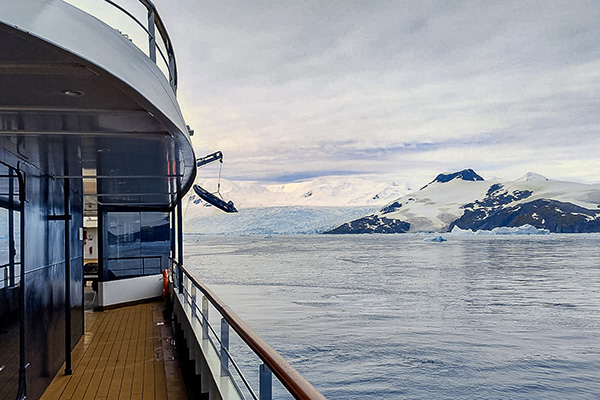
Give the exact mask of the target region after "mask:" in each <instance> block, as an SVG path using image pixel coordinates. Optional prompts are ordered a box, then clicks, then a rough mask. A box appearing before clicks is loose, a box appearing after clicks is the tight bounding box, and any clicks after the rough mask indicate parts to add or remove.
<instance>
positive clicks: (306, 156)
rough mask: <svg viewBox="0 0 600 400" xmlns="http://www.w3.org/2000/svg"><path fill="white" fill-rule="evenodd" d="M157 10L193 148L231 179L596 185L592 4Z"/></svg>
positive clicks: (597, 81)
mask: <svg viewBox="0 0 600 400" xmlns="http://www.w3.org/2000/svg"><path fill="white" fill-rule="evenodd" d="M156 3H157V6H158V7H159V9H160V10H161V12H162V14H163V17H164V19H165V20H166V23H167V27H168V29H169V32H170V34H171V36H172V38H173V41H174V43H175V49H176V52H177V56H178V65H179V71H180V90H179V98H180V103H181V104H182V108H183V111H184V114H185V116H186V119H187V120H188V121H189V123H190V124H191V125H192V126H193V127H194V128H195V130H196V136H195V138H194V140H195V143H196V146H197V151H198V153H203V152H209V151H213V150H215V149H222V150H223V151H224V152H225V155H226V159H227V163H228V165H227V166H226V170H227V171H228V173H229V174H230V176H234V177H238V178H243V179H271V178H272V177H282V176H283V177H286V176H287V177H300V176H309V175H314V174H318V173H331V174H335V171H338V172H339V173H340V174H341V173H348V172H349V171H357V172H360V171H362V172H364V173H370V174H390V175H394V174H396V175H397V176H400V177H409V178H410V177H413V178H410V179H417V178H414V177H421V176H422V177H425V176H427V177H429V176H431V175H435V174H436V173H437V172H441V170H447V169H453V168H459V167H463V168H464V167H473V168H478V169H479V170H482V171H486V172H488V171H489V172H490V173H493V174H497V175H502V174H506V175H507V176H506V178H510V177H512V175H513V174H515V173H518V172H519V170H520V171H522V173H525V172H527V170H530V169H538V170H539V172H541V173H544V171H543V170H547V171H550V172H551V173H552V174H553V177H556V178H569V179H575V180H581V181H589V182H592V181H593V182H599V181H600V179H599V178H597V177H596V176H599V174H598V169H597V168H598V166H599V165H598V163H597V162H594V160H595V159H597V158H600V157H598V156H599V155H600V154H599V153H598V152H599V151H600V150H597V149H600V136H599V135H598V128H599V126H600V113H599V112H598V111H599V110H600V100H599V99H598V95H597V94H598V93H600V44H599V43H598V37H600V26H598V24H597V21H598V20H599V19H600V4H598V3H597V2H595V1H570V2H569V3H568V4H565V3H564V2H562V1H522V0H519V1H503V2H482V1H368V2H366V1H355V2H354V1H302V2H300V1H283V2H270V1H269V2H267V1H252V2H242V1H219V2H209V1H195V0H194V1H192V0H174V1H169V2H165V1H164V0H162V1H158V0H157V1H156ZM163 3H164V4H163ZM587 166H589V167H587ZM590 170H592V171H590ZM409 178H407V179H409ZM278 179H281V178H278ZM420 183H421V182H414V183H412V184H413V185H415V186H416V185H419V184H420Z"/></svg>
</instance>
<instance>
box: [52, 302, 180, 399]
mask: <svg viewBox="0 0 600 400" xmlns="http://www.w3.org/2000/svg"><path fill="white" fill-rule="evenodd" d="M162 307H163V305H162V303H147V304H140V305H135V306H129V307H123V308H119V309H115V310H109V311H105V312H94V313H90V312H86V315H85V318H86V331H85V335H84V337H83V338H82V339H81V341H80V342H79V343H78V344H77V346H76V348H75V349H74V351H73V353H72V359H73V361H72V365H73V375H70V376H66V375H64V365H63V367H62V368H61V370H60V371H59V373H58V374H57V376H56V377H55V378H54V380H53V381H52V384H51V385H50V386H49V387H48V389H47V390H46V392H45V393H44V395H43V396H42V398H41V400H55V399H64V400H69V399H77V400H80V399H84V400H87V399H90V400H91V399H94V400H101V399H144V400H146V399H150V400H167V399H168V398H173V396H171V395H169V394H168V393H169V392H168V390H167V383H166V379H165V364H164V360H163V352H162V347H161V346H162V339H161V328H164V327H163V326H161V325H157V324H158V323H160V322H161V321H163V318H162V314H161V311H162ZM171 363H172V362H171ZM182 389H183V388H182ZM183 391H185V389H183ZM177 394H179V393H177ZM176 397H178V398H179V396H176Z"/></svg>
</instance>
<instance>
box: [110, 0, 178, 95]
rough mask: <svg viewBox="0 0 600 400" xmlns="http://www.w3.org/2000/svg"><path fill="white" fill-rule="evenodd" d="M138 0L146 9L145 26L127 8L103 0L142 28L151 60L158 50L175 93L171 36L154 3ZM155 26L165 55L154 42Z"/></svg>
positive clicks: (175, 73)
mask: <svg viewBox="0 0 600 400" xmlns="http://www.w3.org/2000/svg"><path fill="white" fill-rule="evenodd" d="M138 1H139V2H140V4H142V5H143V6H144V7H145V8H146V10H147V11H148V26H145V25H144V24H143V23H142V22H140V20H139V19H137V18H136V17H135V16H134V15H133V14H132V13H130V12H129V11H128V10H127V9H125V8H124V7H122V6H121V5H119V4H117V3H116V2H114V1H112V0H104V2H106V3H108V4H110V5H111V6H113V7H115V8H116V9H117V10H119V11H121V12H122V13H124V14H125V15H127V16H128V17H129V18H131V19H132V20H133V21H134V22H135V23H136V24H138V25H139V26H140V27H141V28H142V29H143V30H144V32H146V34H147V35H148V42H149V52H150V54H149V57H150V59H151V60H152V61H154V63H156V55H155V53H156V50H158V53H159V54H160V56H161V58H162V59H163V61H164V63H165V65H166V67H167V69H168V72H169V76H168V78H169V84H170V85H171V88H172V89H173V92H174V93H177V62H176V61H175V51H174V50H173V43H172V42H171V38H170V37H169V34H168V33H167V28H166V27H165V24H164V22H163V20H162V18H161V17H160V15H159V13H158V10H157V9H156V7H155V6H154V4H153V3H152V2H151V1H149V0H138ZM155 28H156V30H158V34H159V35H160V38H161V39H162V42H163V44H164V46H165V50H166V51H167V55H166V56H165V54H164V53H163V51H162V50H161V48H160V46H158V44H157V43H156V36H155V34H154V29H155Z"/></svg>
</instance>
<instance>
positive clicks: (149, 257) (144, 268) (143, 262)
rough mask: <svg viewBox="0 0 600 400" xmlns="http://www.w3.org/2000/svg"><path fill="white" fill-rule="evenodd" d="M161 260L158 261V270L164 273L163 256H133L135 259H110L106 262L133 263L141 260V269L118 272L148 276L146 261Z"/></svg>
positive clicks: (126, 269)
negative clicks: (135, 272)
mask: <svg viewBox="0 0 600 400" xmlns="http://www.w3.org/2000/svg"><path fill="white" fill-rule="evenodd" d="M147 259H148V260H159V261H158V270H159V271H162V270H163V267H162V259H163V257H162V256H133V257H108V258H107V259H106V260H107V261H117V262H118V261H131V260H141V261H142V265H141V266H140V267H137V268H135V267H133V268H123V269H120V270H118V271H136V270H137V271H141V272H142V275H145V274H146V260H147Z"/></svg>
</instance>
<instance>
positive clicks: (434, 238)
mask: <svg viewBox="0 0 600 400" xmlns="http://www.w3.org/2000/svg"><path fill="white" fill-rule="evenodd" d="M447 240H448V239H446V238H445V237H443V236H432V237H426V238H425V239H423V241H424V242H437V243H441V242H446V241H447Z"/></svg>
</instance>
